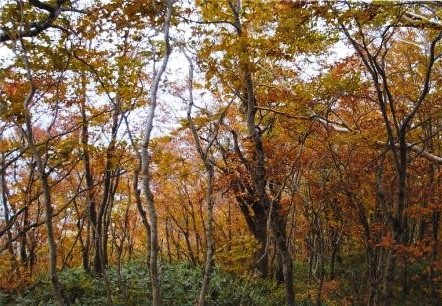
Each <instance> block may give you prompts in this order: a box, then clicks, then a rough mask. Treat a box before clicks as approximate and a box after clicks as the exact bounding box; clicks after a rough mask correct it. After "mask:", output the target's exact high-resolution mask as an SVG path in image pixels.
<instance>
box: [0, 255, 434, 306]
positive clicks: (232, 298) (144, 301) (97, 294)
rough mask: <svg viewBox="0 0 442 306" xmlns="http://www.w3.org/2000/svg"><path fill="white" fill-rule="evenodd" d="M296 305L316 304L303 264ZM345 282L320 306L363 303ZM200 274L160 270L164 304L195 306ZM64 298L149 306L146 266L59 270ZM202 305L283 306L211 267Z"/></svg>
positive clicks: (27, 296)
mask: <svg viewBox="0 0 442 306" xmlns="http://www.w3.org/2000/svg"><path fill="white" fill-rule="evenodd" d="M295 269H296V280H297V281H296V283H295V290H296V299H297V305H317V302H316V299H317V293H318V282H317V281H314V280H312V281H311V282H309V281H308V279H307V270H306V267H305V266H300V265H297V266H296V267H295ZM345 276H346V278H344V279H345V280H337V279H336V280H324V283H323V286H322V294H321V305H364V304H365V303H364V302H363V300H362V299H363V298H364V295H363V290H364V289H366V286H367V284H366V283H364V281H363V280H362V278H360V277H358V276H357V274H356V271H353V272H352V275H350V274H349V275H345ZM201 279H202V271H201V269H199V268H196V267H192V266H190V265H189V264H186V263H174V264H164V265H162V266H161V283H162V296H163V303H164V305H180V306H181V305H183V306H185V305H189V306H190V305H195V301H196V300H197V296H198V292H199V287H200V282H201ZM60 281H61V283H62V285H63V289H64V294H65V298H66V299H67V300H68V301H69V303H70V304H71V305H149V304H150V302H149V301H150V300H151V297H150V278H149V272H148V270H147V269H146V264H145V263H143V262H141V261H133V262H130V263H126V264H124V265H123V266H122V267H121V268H120V269H118V268H116V267H111V268H110V269H108V271H107V272H106V277H94V276H91V275H90V274H88V273H86V272H85V271H84V270H83V269H81V268H73V269H67V270H65V271H62V272H60ZM51 304H52V292H51V287H50V281H49V279H48V276H47V275H41V276H40V277H38V278H37V279H36V280H35V281H34V282H33V283H32V284H30V285H28V286H25V287H22V288H20V289H19V290H16V291H14V292H6V291H4V290H3V291H2V290H0V305H51ZM207 305H263V306H271V305H284V288H283V286H282V285H281V284H277V283H275V282H273V281H268V280H263V279H261V278H259V277H257V276H253V275H243V276H237V275H233V274H229V273H226V272H222V271H220V270H219V269H215V271H214V273H213V276H212V281H211V289H210V292H209V296H208V300H207ZM392 305H440V304H438V303H437V301H431V300H426V299H425V296H424V295H420V294H418V295H416V294H410V295H408V296H407V297H406V298H403V299H401V300H398V301H395V302H394V303H392Z"/></svg>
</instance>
